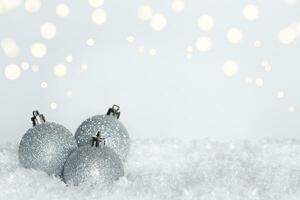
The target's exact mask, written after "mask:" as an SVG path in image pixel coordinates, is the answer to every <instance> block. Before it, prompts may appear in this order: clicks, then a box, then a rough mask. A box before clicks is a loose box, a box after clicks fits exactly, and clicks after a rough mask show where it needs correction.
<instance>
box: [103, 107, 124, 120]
mask: <svg viewBox="0 0 300 200" xmlns="http://www.w3.org/2000/svg"><path fill="white" fill-rule="evenodd" d="M120 114H121V112H120V106H118V105H113V106H112V107H111V108H109V109H108V111H107V113H106V115H110V116H113V117H116V118H117V119H119V118H120Z"/></svg>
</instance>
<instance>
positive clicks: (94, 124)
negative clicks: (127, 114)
mask: <svg viewBox="0 0 300 200" xmlns="http://www.w3.org/2000/svg"><path fill="white" fill-rule="evenodd" d="M119 117H120V111H119V106H116V105H114V106H113V107H112V108H110V109H109V110H108V112H107V114H106V115H96V116H93V117H91V118H88V119H87V120H85V121H84V122H82V124H81V125H80V126H79V127H78V129H77V131H76V133H75V138H76V140H77V144H78V146H79V147H80V146H83V145H87V144H90V142H91V141H90V138H92V136H93V135H94V134H95V133H97V132H98V131H100V132H101V134H102V135H103V136H104V138H105V139H106V146H107V147H109V148H111V149H112V150H114V151H115V152H116V153H117V154H118V155H119V157H120V158H121V159H122V160H123V161H124V160H126V158H127V155H128V153H129V147H130V138H129V135H128V132H127V130H126V128H125V126H124V125H123V124H122V123H121V122H120V121H119V120H118V119H119Z"/></svg>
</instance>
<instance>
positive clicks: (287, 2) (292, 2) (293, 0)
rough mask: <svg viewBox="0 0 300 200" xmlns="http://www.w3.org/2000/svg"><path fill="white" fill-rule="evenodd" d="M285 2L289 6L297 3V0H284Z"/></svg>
mask: <svg viewBox="0 0 300 200" xmlns="http://www.w3.org/2000/svg"><path fill="white" fill-rule="evenodd" d="M285 2H286V4H288V5H289V6H295V5H297V3H298V0H285Z"/></svg>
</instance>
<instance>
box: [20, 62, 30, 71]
mask: <svg viewBox="0 0 300 200" xmlns="http://www.w3.org/2000/svg"><path fill="white" fill-rule="evenodd" d="M29 67H30V66H29V63H28V62H22V63H21V68H22V69H23V70H24V71H26V70H28V69H29Z"/></svg>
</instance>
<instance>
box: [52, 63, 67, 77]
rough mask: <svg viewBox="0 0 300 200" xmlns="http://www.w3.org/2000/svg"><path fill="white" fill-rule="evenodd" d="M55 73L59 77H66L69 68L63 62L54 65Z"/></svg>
mask: <svg viewBox="0 0 300 200" xmlns="http://www.w3.org/2000/svg"><path fill="white" fill-rule="evenodd" d="M54 74H55V75H56V76H57V77H64V76H65V75H66V74H67V68H66V66H65V65H63V64H58V65H55V66H54Z"/></svg>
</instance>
